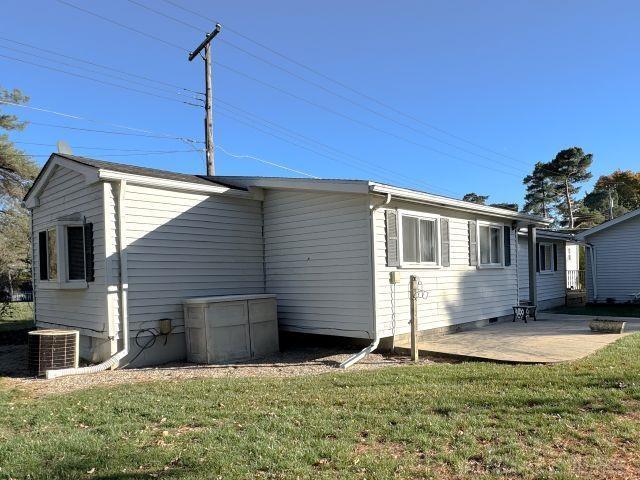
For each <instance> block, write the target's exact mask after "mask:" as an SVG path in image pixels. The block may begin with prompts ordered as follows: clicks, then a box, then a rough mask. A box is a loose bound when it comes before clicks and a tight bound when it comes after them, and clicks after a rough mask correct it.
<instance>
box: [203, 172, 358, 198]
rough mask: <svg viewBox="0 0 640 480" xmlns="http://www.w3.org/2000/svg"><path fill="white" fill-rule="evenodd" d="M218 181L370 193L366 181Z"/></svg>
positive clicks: (251, 179)
mask: <svg viewBox="0 0 640 480" xmlns="http://www.w3.org/2000/svg"><path fill="white" fill-rule="evenodd" d="M216 179H219V180H220V181H221V182H228V183H232V184H236V185H240V186H242V187H260V188H278V189H284V190H286V189H289V190H310V191H319V192H336V193H362V194H366V193H368V192H369V182H368V181H366V180H339V179H337V180H333V179H331V180H328V179H313V178H280V177H271V178H270V177H232V176H218V177H214V178H213V181H215V180H216Z"/></svg>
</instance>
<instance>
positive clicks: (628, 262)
mask: <svg viewBox="0 0 640 480" xmlns="http://www.w3.org/2000/svg"><path fill="white" fill-rule="evenodd" d="M586 241H587V242H588V243H589V244H592V245H594V246H595V248H596V275H597V279H596V282H597V287H598V298H597V301H599V302H604V301H605V300H606V299H607V298H613V299H615V301H616V302H628V301H629V300H632V299H633V295H635V294H636V293H638V292H640V216H635V217H632V218H630V219H628V220H624V221H622V222H620V223H618V224H616V225H612V226H611V227H609V228H605V229H603V230H600V231H599V232H596V233H594V234H593V235H589V236H587V237H586ZM586 257H587V270H588V271H587V287H588V298H589V300H590V301H593V300H596V299H595V298H594V291H593V282H592V271H591V270H592V267H591V254H590V252H589V250H588V249H587V255H586Z"/></svg>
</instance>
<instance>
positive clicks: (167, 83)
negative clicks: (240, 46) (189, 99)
mask: <svg viewBox="0 0 640 480" xmlns="http://www.w3.org/2000/svg"><path fill="white" fill-rule="evenodd" d="M0 40H3V41H5V42H11V43H15V44H16V45H21V46H23V47H28V48H31V49H34V50H38V51H42V52H45V53H48V54H49V55H57V56H59V57H62V58H66V59H68V60H73V61H75V62H80V63H86V64H87V65H93V66H94V67H99V68H104V69H105V70H111V71H113V72H116V73H121V74H123V75H128V76H130V77H134V78H139V79H141V80H146V81H148V82H152V83H157V84H160V85H164V86H166V87H172V88H175V89H177V90H182V91H184V92H189V93H193V94H196V95H204V93H203V92H198V91H197V90H192V89H190V88H186V87H181V86H180V85H176V84H173V83H169V82H165V81H163V80H157V79H155V78H151V77H146V76H144V75H140V74H137V73H132V72H128V71H126V70H122V69H119V68H114V67H110V66H108V65H103V64H101V63H96V62H93V61H90V60H86V59H82V58H78V57H74V56H71V55H66V54H64V53H60V52H57V51H55V50H50V49H47V48H43V47H41V46H36V45H33V44H30V43H25V42H19V41H17V40H13V39H10V38H7V37H3V36H0ZM167 91H168V90H167ZM175 93H176V94H178V95H182V93H181V92H175Z"/></svg>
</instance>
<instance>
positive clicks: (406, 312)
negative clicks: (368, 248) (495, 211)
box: [374, 202, 517, 337]
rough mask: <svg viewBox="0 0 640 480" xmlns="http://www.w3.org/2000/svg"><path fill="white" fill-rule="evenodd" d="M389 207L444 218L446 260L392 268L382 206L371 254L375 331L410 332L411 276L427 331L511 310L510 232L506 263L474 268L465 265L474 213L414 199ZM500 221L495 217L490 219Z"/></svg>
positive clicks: (420, 319) (513, 279)
mask: <svg viewBox="0 0 640 480" xmlns="http://www.w3.org/2000/svg"><path fill="white" fill-rule="evenodd" d="M391 205H392V206H393V207H394V208H400V209H404V210H412V211H417V212H424V213H432V214H438V215H441V216H442V217H446V218H448V219H449V233H450V249H449V252H450V263H451V265H450V266H449V267H442V268H431V269H429V268H395V267H387V265H386V263H387V262H386V259H387V257H386V251H387V250H386V247H387V243H386V222H385V210H384V209H379V210H377V211H376V212H375V214H374V222H375V235H374V238H375V258H376V282H375V283H376V321H377V324H378V332H379V334H380V336H382V337H387V336H391V335H394V334H395V335H398V334H402V333H408V332H409V331H410V318H411V317H410V314H411V312H410V297H409V280H410V276H411V275H417V276H418V277H419V278H420V281H421V282H422V288H423V289H424V290H425V291H426V292H428V297H427V298H426V299H419V300H418V328H419V329H420V330H427V329H431V328H438V327H444V326H450V325H456V324H460V323H466V322H472V321H475V320H481V319H488V318H493V317H499V316H503V315H508V314H509V313H512V311H513V310H512V306H513V305H514V302H515V301H516V297H517V286H516V267H515V241H514V237H515V236H514V235H513V233H512V241H511V259H512V265H511V266H510V267H505V268H498V269H478V268H476V267H475V266H474V267H472V266H469V236H468V235H469V234H468V221H469V220H490V219H488V218H478V217H475V216H473V215H468V214H466V213H464V212H456V211H452V210H447V209H443V208H436V207H426V206H421V205H416V204H410V203H403V202H394V203H392V204H391ZM496 223H500V222H496ZM395 270H397V271H399V272H400V276H401V280H400V283H398V284H396V285H392V284H390V283H389V276H390V272H392V271H395Z"/></svg>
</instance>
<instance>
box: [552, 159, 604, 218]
mask: <svg viewBox="0 0 640 480" xmlns="http://www.w3.org/2000/svg"><path fill="white" fill-rule="evenodd" d="M592 163H593V155H592V154H590V153H584V151H583V150H582V148H580V147H572V148H568V149H566V150H562V151H560V152H558V154H557V155H556V157H555V158H554V159H553V160H552V161H551V162H549V163H547V164H545V165H544V167H545V172H548V176H549V177H550V178H551V180H552V182H553V184H554V186H555V190H556V192H562V196H563V199H562V200H560V201H558V202H557V203H556V208H557V209H558V210H559V211H560V212H561V213H562V215H563V217H564V218H565V222H566V223H567V226H568V227H569V228H574V227H575V217H574V208H575V207H574V203H575V200H574V196H575V194H576V193H578V191H579V190H580V187H579V186H578V184H579V183H582V182H586V181H587V180H589V179H590V178H591V177H592V175H591V172H589V170H588V169H589V167H590V166H591V164H592Z"/></svg>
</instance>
